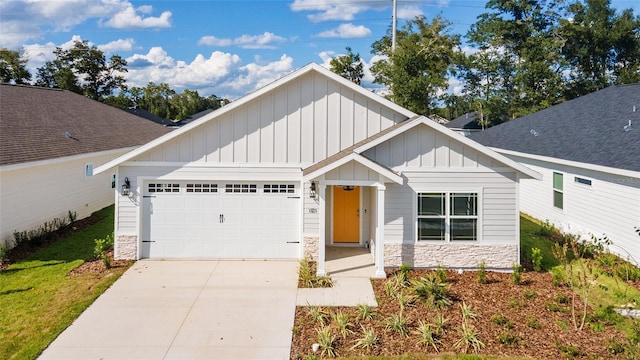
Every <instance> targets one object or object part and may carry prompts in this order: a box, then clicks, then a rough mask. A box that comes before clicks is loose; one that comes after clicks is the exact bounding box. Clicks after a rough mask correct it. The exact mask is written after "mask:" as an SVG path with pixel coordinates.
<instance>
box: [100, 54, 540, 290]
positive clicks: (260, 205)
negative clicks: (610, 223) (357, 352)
mask: <svg viewBox="0 0 640 360" xmlns="http://www.w3.org/2000/svg"><path fill="white" fill-rule="evenodd" d="M114 170H115V171H116V172H117V174H118V184H119V185H122V184H123V181H124V179H125V178H127V179H128V180H129V182H130V188H129V191H126V192H125V193H122V192H121V191H120V190H121V187H120V186H118V187H117V189H118V191H119V193H118V194H117V195H116V200H115V201H116V219H117V220H116V228H115V233H116V239H115V240H116V244H115V254H116V257H118V258H126V259H139V258H156V259H162V258H189V259H195V258H242V259H251V258H252V259H263V258H282V259H299V258H302V257H304V256H310V257H312V258H314V259H315V260H317V262H318V273H319V274H325V247H326V246H358V247H370V249H371V253H372V256H373V259H374V262H375V265H376V276H380V277H383V276H384V274H385V273H384V268H385V267H386V266H399V265H401V264H402V263H408V264H411V265H413V266H416V267H435V266H438V265H443V266H449V267H456V268H458V267H463V268H475V267H476V266H477V265H478V264H479V263H480V262H481V261H482V260H485V261H486V263H487V267H488V268H496V269H510V268H511V266H512V264H513V263H514V262H518V261H519V208H518V183H519V181H520V179H523V178H539V174H538V173H536V172H535V171H532V170H531V169H528V168H526V167H525V166H522V165H521V164H519V163H517V162H515V161H512V160H510V159H508V158H506V157H505V156H503V155H500V154H497V153H495V152H493V151H491V150H489V149H488V148H486V147H484V146H482V145H479V144H478V143H476V142H474V141H471V140H469V139H466V138H464V137H462V136H459V135H457V134H456V133H454V132H453V131H451V130H449V129H447V128H445V127H444V126H442V125H439V124H437V123H435V122H433V121H431V120H429V119H428V118H426V117H422V116H416V114H414V113H412V112H410V111H408V110H406V109H404V108H402V107H400V106H397V105H395V104H393V103H391V102H389V101H387V100H385V99H384V98H382V97H379V96H378V95H376V94H374V93H372V92H370V91H367V90H366V89H364V88H362V87H360V86H357V85H354V84H353V83H351V82H350V81H347V80H345V79H343V78H342V77H340V76H338V75H336V74H334V73H332V72H330V71H329V70H327V69H325V68H323V67H321V66H319V65H316V64H310V65H307V66H305V67H303V68H301V69H299V70H297V71H295V72H293V73H291V74H289V75H287V76H285V77H283V78H281V79H279V80H277V81H275V82H273V83H271V84H269V85H267V86H265V87H264V88H262V89H259V90H257V91H255V92H254V93H251V94H249V95H247V96H245V97H243V98H241V99H239V100H237V101H235V102H232V103H231V104H228V105H226V106H224V107H223V108H221V109H218V110H217V111H215V112H213V113H210V114H207V115H205V116H203V117H201V118H199V119H197V120H195V121H193V122H191V123H189V124H187V125H185V126H184V127H182V128H180V129H177V130H175V131H174V132H171V133H169V134H167V135H165V136H163V137H161V138H159V139H156V140H153V141H151V142H149V143H147V144H146V145H143V146H141V147H140V148H138V149H136V150H133V151H132V152H130V153H128V154H126V155H124V156H122V157H120V158H118V159H115V160H114V161H111V162H109V163H108V164H105V165H103V166H101V167H99V168H96V172H98V173H102V172H112V171H114Z"/></svg>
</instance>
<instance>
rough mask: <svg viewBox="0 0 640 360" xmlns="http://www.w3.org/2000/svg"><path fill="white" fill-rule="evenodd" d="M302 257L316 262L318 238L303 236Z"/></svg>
mask: <svg viewBox="0 0 640 360" xmlns="http://www.w3.org/2000/svg"><path fill="white" fill-rule="evenodd" d="M302 241H303V243H302V256H303V257H304V258H309V259H311V260H312V261H316V260H318V244H319V243H320V237H318V236H308V235H307V236H304V238H303V239H302Z"/></svg>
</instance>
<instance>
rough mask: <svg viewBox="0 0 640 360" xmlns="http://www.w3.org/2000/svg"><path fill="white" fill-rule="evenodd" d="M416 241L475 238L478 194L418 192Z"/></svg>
mask: <svg viewBox="0 0 640 360" xmlns="http://www.w3.org/2000/svg"><path fill="white" fill-rule="evenodd" d="M417 220H418V241H476V240H478V193H472V192H455V193H454V192H434V193H418V219H417Z"/></svg>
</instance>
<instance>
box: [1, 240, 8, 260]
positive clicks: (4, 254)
mask: <svg viewBox="0 0 640 360" xmlns="http://www.w3.org/2000/svg"><path fill="white" fill-rule="evenodd" d="M8 257H9V245H7V244H6V243H5V244H0V265H1V264H3V263H4V262H5V261H8V260H9V259H8Z"/></svg>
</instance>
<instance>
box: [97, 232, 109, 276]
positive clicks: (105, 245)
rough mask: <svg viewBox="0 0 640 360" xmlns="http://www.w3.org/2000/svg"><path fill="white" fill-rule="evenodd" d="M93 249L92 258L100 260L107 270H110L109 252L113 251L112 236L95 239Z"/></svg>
mask: <svg viewBox="0 0 640 360" xmlns="http://www.w3.org/2000/svg"><path fill="white" fill-rule="evenodd" d="M94 242H95V247H94V248H93V256H94V257H95V258H96V259H100V260H102V262H103V263H104V266H105V267H106V268H107V269H110V268H111V258H110V257H109V250H111V249H113V234H110V235H107V237H106V238H104V239H95V240H94Z"/></svg>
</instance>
